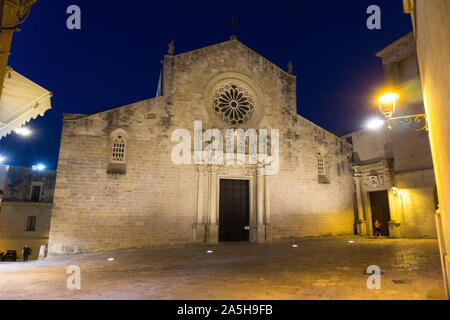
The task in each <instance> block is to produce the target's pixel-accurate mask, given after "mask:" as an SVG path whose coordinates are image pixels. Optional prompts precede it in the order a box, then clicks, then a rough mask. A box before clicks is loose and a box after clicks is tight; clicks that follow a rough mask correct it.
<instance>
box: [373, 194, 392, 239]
mask: <svg viewBox="0 0 450 320" xmlns="http://www.w3.org/2000/svg"><path fill="white" fill-rule="evenodd" d="M369 195H370V207H371V209H372V228H373V229H372V230H373V231H374V232H375V220H378V222H379V223H381V235H383V236H389V221H390V220H391V214H390V212H389V198H388V192H387V190H383V191H375V192H370V193H369Z"/></svg>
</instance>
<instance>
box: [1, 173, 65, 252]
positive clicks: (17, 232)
mask: <svg viewBox="0 0 450 320" xmlns="http://www.w3.org/2000/svg"><path fill="white" fill-rule="evenodd" d="M55 180H56V172H55V171H53V170H45V171H41V172H38V171H33V170H32V169H29V168H22V167H11V166H4V165H0V190H2V192H3V194H2V196H1V197H2V199H1V202H0V251H5V250H16V251H17V254H18V257H19V259H20V258H21V249H22V248H23V247H25V245H26V244H29V245H30V247H31V249H32V252H31V256H30V259H36V258H37V257H38V254H39V250H40V247H41V246H42V245H45V246H46V245H47V244H48V238H49V230H50V219H51V212H52V202H53V191H54V188H55ZM33 188H35V193H34V196H33Z"/></svg>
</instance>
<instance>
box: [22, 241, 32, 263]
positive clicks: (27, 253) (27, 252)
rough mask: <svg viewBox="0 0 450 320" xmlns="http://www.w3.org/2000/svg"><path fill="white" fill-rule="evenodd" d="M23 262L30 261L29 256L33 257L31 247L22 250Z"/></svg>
mask: <svg viewBox="0 0 450 320" xmlns="http://www.w3.org/2000/svg"><path fill="white" fill-rule="evenodd" d="M22 255H23V261H24V262H25V261H28V256H30V255H31V248H30V245H28V244H27V245H26V246H25V248H23V249H22Z"/></svg>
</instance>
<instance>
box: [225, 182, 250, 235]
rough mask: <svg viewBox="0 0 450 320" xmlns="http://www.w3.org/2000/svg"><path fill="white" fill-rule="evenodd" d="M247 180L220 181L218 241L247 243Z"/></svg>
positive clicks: (248, 216) (248, 217)
mask: <svg viewBox="0 0 450 320" xmlns="http://www.w3.org/2000/svg"><path fill="white" fill-rule="evenodd" d="M249 198H250V197H249V181H248V180H231V179H221V180H220V199H219V201H220V202H219V241H249V235H250V230H249V229H250V228H249V226H250V203H249Z"/></svg>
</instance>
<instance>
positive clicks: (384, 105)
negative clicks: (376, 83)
mask: <svg viewBox="0 0 450 320" xmlns="http://www.w3.org/2000/svg"><path fill="white" fill-rule="evenodd" d="M397 100H398V94H396V93H392V92H388V93H385V94H383V95H382V96H380V97H379V98H378V108H380V112H381V114H382V115H383V116H385V117H386V118H388V119H389V118H391V117H392V115H393V114H394V112H395V106H396V103H397Z"/></svg>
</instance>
